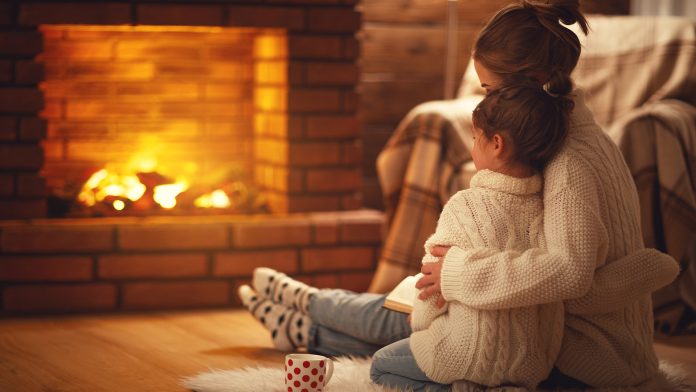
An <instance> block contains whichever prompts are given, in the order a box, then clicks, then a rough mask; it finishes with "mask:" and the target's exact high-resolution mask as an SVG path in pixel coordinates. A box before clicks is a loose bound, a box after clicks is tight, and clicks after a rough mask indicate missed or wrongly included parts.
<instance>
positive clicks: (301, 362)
mask: <svg viewBox="0 0 696 392" xmlns="http://www.w3.org/2000/svg"><path fill="white" fill-rule="evenodd" d="M332 375H333V362H332V361H331V360H330V359H329V358H326V357H322V356H321V355H313V354H288V355H286V356H285V386H286V387H287V391H288V392H319V391H323V390H324V387H325V386H326V384H327V383H328V382H329V380H330V379H331V376H332Z"/></svg>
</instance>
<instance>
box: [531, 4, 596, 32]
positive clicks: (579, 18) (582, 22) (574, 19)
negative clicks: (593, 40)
mask: <svg viewBox="0 0 696 392" xmlns="http://www.w3.org/2000/svg"><path fill="white" fill-rule="evenodd" d="M522 7H523V8H526V9H529V10H532V11H533V12H534V13H535V14H536V15H537V16H538V17H539V18H544V19H547V20H552V21H554V22H557V21H559V20H560V21H561V22H563V24H565V25H572V24H574V23H577V24H578V25H579V26H580V29H581V30H582V32H583V33H585V35H587V33H588V32H589V27H588V24H587V19H585V16H583V14H582V12H580V2H579V1H578V0H547V1H541V0H522Z"/></svg>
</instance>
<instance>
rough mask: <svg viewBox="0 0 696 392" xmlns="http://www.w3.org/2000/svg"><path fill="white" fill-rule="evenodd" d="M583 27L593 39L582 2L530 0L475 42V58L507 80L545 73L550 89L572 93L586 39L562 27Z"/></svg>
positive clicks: (502, 15)
mask: <svg viewBox="0 0 696 392" xmlns="http://www.w3.org/2000/svg"><path fill="white" fill-rule="evenodd" d="M560 22H562V23H564V24H566V25H571V24H573V23H578V25H579V26H580V29H581V30H582V31H583V33H585V35H587V33H588V31H589V30H588V25H587V19H585V17H584V16H583V14H582V13H581V12H580V9H579V1H578V0H548V1H531V0H524V1H521V2H520V3H518V4H512V5H509V6H507V7H505V8H503V9H502V10H500V11H498V13H497V14H496V15H495V16H493V18H491V20H489V21H488V23H487V24H486V26H485V27H484V28H483V30H481V32H480V33H479V35H478V37H477V39H476V42H475V43H474V50H473V57H474V59H475V60H476V61H478V62H480V63H481V64H482V65H483V66H484V67H486V68H487V69H489V70H491V71H492V72H494V73H496V74H498V75H501V76H502V77H503V83H506V81H507V78H508V77H509V76H510V75H520V76H526V77H532V78H538V77H539V75H544V77H545V78H547V80H540V82H546V89H547V90H548V91H549V92H550V93H552V94H556V95H565V94H568V93H569V92H570V91H571V90H572V88H573V83H572V80H571V79H570V73H571V72H572V71H573V69H575V66H576V65H577V63H578V58H579V57H580V40H579V39H578V37H577V35H575V33H574V32H572V31H571V30H570V29H568V28H566V27H564V26H562V25H561V23H560Z"/></svg>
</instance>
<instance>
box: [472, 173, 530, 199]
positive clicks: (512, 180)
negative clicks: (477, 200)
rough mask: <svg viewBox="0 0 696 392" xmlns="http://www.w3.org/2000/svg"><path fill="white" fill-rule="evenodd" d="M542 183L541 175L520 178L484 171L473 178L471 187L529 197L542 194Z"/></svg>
mask: <svg viewBox="0 0 696 392" xmlns="http://www.w3.org/2000/svg"><path fill="white" fill-rule="evenodd" d="M542 183H543V181H542V178H541V175H540V174H535V175H533V176H531V177H526V178H518V177H512V176H508V175H506V174H502V173H498V172H495V171H492V170H487V169H484V170H480V171H478V172H477V173H476V174H475V175H474V176H473V177H472V178H471V182H470V187H471V188H485V189H491V190H494V191H499V192H504V193H511V194H514V195H528V194H533V193H538V192H541V187H542Z"/></svg>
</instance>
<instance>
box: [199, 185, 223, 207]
mask: <svg viewBox="0 0 696 392" xmlns="http://www.w3.org/2000/svg"><path fill="white" fill-rule="evenodd" d="M193 204H194V205H195V206H196V207H201V208H228V207H230V206H231V205H232V202H231V201H230V198H229V197H228V196H227V193H225V191H223V190H222V189H217V190H214V191H212V192H210V193H208V194H205V195H203V196H201V197H199V198H197V199H196V200H195V201H194V202H193Z"/></svg>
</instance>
